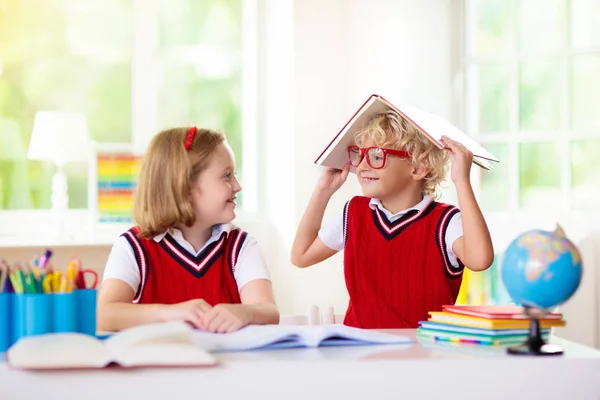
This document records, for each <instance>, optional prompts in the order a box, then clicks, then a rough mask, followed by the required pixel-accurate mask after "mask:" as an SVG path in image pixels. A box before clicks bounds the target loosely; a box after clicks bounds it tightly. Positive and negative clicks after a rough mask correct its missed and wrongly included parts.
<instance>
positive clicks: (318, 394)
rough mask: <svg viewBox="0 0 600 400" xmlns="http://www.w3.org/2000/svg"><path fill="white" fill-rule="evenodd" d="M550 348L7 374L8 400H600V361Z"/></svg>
mask: <svg viewBox="0 0 600 400" xmlns="http://www.w3.org/2000/svg"><path fill="white" fill-rule="evenodd" d="M397 332H398V333H400V334H404V335H408V336H412V337H414V330H400V331H397ZM551 341H552V342H553V343H556V344H559V345H561V346H563V347H564V349H565V354H564V355H563V356H560V357H518V356H508V355H506V353H505V351H504V350H503V349H501V348H484V347H475V346H473V345H468V346H464V345H463V346H461V347H456V346H454V347H451V346H449V345H441V344H440V345H428V344H419V343H417V344H410V345H396V346H357V347H329V348H320V349H289V350H267V351H252V352H244V353H220V354H218V355H217V357H218V359H219V361H220V363H221V364H220V366H218V367H209V368H193V369H183V368H182V369H138V370H122V369H108V370H93V371H92V370H90V371H68V372H25V371H17V370H11V369H9V368H8V367H7V366H6V365H5V364H0V399H1V400H17V399H18V400H20V399H30V398H31V399H36V400H39V399H42V400H43V399H61V400H64V399H78V400H82V399H90V400H93V399H102V400H117V399H140V400H151V399H160V400H175V399H183V398H193V399H196V400H204V399H219V400H220V399H236V400H245V399H256V400H265V399H271V398H272V399H285V400H290V399H306V400H309V399H310V400H313V399H336V400H337V399H344V400H346V399H361V400H365V399H366V400H378V399H387V398H393V399H417V398H418V399H444V400H447V399H461V400H463V399H486V400H487V399H569V400H575V399H577V400H579V399H600V351H597V350H594V349H591V348H588V347H584V346H580V345H578V344H575V343H572V342H568V341H565V340H561V339H559V338H552V339H551Z"/></svg>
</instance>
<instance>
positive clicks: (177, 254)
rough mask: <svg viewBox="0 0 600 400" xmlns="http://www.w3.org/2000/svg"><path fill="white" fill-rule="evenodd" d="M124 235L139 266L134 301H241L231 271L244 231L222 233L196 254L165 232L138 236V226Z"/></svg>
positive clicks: (233, 267)
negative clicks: (157, 236) (156, 236)
mask: <svg viewBox="0 0 600 400" xmlns="http://www.w3.org/2000/svg"><path fill="white" fill-rule="evenodd" d="M123 236H124V237H125V238H126V239H127V240H128V241H129V244H130V245H131V247H132V248H133V252H134V254H135V258H136V261H137V264H138V267H139V269H140V276H141V282H140V286H139V289H138V291H137V293H136V294H135V297H134V299H133V302H134V303H139V304H153V303H160V304H174V303H181V302H184V301H188V300H193V299H204V300H205V301H206V302H207V303H209V304H211V305H215V304H219V303H230V304H235V303H241V301H240V295H239V291H238V287H237V284H236V282H235V278H234V275H233V273H234V270H235V265H236V261H237V257H238V255H239V253H240V249H241V248H242V244H243V243H244V240H245V239H246V236H247V233H246V232H243V231H241V230H239V229H233V230H231V231H230V232H223V233H222V234H221V237H220V238H219V239H217V240H216V241H214V242H212V243H210V244H209V245H208V246H206V247H205V248H204V249H203V250H202V252H201V253H200V254H198V256H197V257H196V255H194V254H190V253H189V252H188V251H187V250H185V249H184V248H183V247H181V246H180V245H179V244H178V243H177V242H176V241H175V239H173V237H172V236H171V235H170V234H168V233H167V234H166V235H165V237H164V238H163V239H162V240H161V241H159V242H156V241H155V240H154V239H142V238H140V237H138V229H137V227H134V228H132V229H130V230H128V231H127V232H125V233H124V234H123Z"/></svg>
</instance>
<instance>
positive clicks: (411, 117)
mask: <svg viewBox="0 0 600 400" xmlns="http://www.w3.org/2000/svg"><path fill="white" fill-rule="evenodd" d="M389 110H393V111H395V112H397V113H398V114H400V115H401V116H402V117H403V118H405V119H406V120H407V121H408V123H410V124H411V125H412V126H413V127H414V128H415V129H416V130H417V131H418V132H419V133H421V134H422V135H424V136H425V137H427V138H428V139H429V140H430V141H431V142H432V143H433V144H434V145H436V146H437V147H438V148H440V149H442V148H444V145H443V144H442V142H441V138H442V136H444V135H445V136H448V137H449V138H450V139H452V140H455V141H457V142H459V143H461V144H462V145H463V146H465V147H466V148H467V149H468V150H469V151H471V152H472V153H473V162H474V163H475V164H477V165H479V166H480V167H481V168H483V169H486V170H488V171H490V170H491V169H492V165H491V164H490V163H489V161H494V162H499V160H498V159H497V158H496V157H495V156H494V155H493V154H491V153H490V152H489V151H487V150H486V149H485V148H483V147H482V146H481V145H480V144H479V143H477V142H476V141H475V140H473V139H472V138H471V137H469V136H468V135H467V134H465V133H464V132H462V131H461V130H460V129H458V128H457V127H456V126H454V125H453V124H451V123H450V122H448V121H447V120H446V119H444V118H442V117H441V116H439V115H436V114H432V113H429V112H426V111H423V110H420V109H418V108H415V107H412V106H408V105H398V106H396V105H393V104H392V103H391V102H389V101H388V100H386V99H385V98H384V97H382V96H380V95H377V94H372V95H371V96H369V98H368V99H367V100H366V101H365V102H364V103H363V105H362V106H361V107H360V108H359V109H358V110H357V111H356V113H355V114H354V115H353V116H352V118H350V120H348V122H346V124H345V125H344V127H343V128H342V130H341V131H340V132H339V133H338V134H337V135H336V136H335V138H334V139H333V140H332V141H331V143H329V145H327V147H326V148H325V149H324V150H323V152H322V153H321V155H319V157H318V158H317V159H316V160H315V163H316V164H319V165H323V166H325V167H330V168H336V169H343V168H344V165H346V164H347V163H348V151H347V149H348V146H352V145H354V138H355V137H356V134H357V133H358V132H359V131H360V130H361V129H363V128H364V127H365V126H366V123H367V122H368V121H369V119H370V118H371V117H373V116H374V115H376V114H379V113H382V112H386V111H389Z"/></svg>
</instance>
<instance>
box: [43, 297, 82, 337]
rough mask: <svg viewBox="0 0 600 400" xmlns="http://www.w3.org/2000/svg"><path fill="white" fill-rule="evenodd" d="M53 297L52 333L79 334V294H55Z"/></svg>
mask: <svg viewBox="0 0 600 400" xmlns="http://www.w3.org/2000/svg"><path fill="white" fill-rule="evenodd" d="M46 296H52V331H53V332H77V330H78V327H77V318H78V309H79V307H78V301H77V300H78V299H77V293H76V292H71V293H54V294H50V295H46Z"/></svg>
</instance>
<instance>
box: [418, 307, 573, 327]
mask: <svg viewBox="0 0 600 400" xmlns="http://www.w3.org/2000/svg"><path fill="white" fill-rule="evenodd" d="M429 315H431V317H430V318H429V321H433V322H439V323H442V324H450V325H458V326H466V327H470V328H484V329H527V328H529V325H530V322H529V320H528V319H520V320H517V319H488V318H479V317H471V316H468V315H457V314H453V313H449V312H443V311H432V312H430V313H429ZM562 326H565V321H564V320H563V319H542V320H540V328H541V329H548V328H553V327H562Z"/></svg>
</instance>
